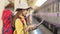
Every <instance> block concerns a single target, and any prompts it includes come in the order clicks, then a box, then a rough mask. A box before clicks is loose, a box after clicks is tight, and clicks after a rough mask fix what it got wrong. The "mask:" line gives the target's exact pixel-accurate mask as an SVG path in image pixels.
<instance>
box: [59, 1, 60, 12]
mask: <svg viewBox="0 0 60 34" xmlns="http://www.w3.org/2000/svg"><path fill="white" fill-rule="evenodd" d="M59 11H60V2H59Z"/></svg>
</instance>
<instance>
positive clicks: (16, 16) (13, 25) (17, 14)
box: [12, 10, 22, 28]
mask: <svg viewBox="0 0 60 34" xmlns="http://www.w3.org/2000/svg"><path fill="white" fill-rule="evenodd" d="M21 13H22V11H21V10H20V11H17V13H16V15H14V16H13V20H12V27H13V28H15V21H16V19H17V18H18V17H19V15H20V14H21Z"/></svg>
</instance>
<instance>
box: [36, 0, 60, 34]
mask: <svg viewBox="0 0 60 34" xmlns="http://www.w3.org/2000/svg"><path fill="white" fill-rule="evenodd" d="M35 11H36V12H37V13H36V14H38V15H37V16H38V17H39V18H42V19H44V20H45V22H44V23H43V24H44V26H46V27H47V28H48V29H49V30H50V31H52V32H53V33H54V34H60V0H47V1H46V2H45V3H43V5H41V6H40V7H39V8H38V9H36V10H35Z"/></svg>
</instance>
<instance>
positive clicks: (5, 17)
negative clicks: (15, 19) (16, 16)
mask: <svg viewBox="0 0 60 34" xmlns="http://www.w3.org/2000/svg"><path fill="white" fill-rule="evenodd" d="M13 8H14V3H12V2H10V3H8V4H7V5H6V6H5V9H4V10H3V14H2V21H3V31H2V33H3V34H13V29H12V24H11V23H12V16H13Z"/></svg>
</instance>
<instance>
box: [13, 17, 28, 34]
mask: <svg viewBox="0 0 60 34" xmlns="http://www.w3.org/2000/svg"><path fill="white" fill-rule="evenodd" d="M21 18H22V19H23V21H24V26H23V24H22V21H21V20H20V19H19V18H17V19H16V21H15V31H14V34H28V31H27V32H24V30H23V29H24V28H25V27H27V24H26V21H25V19H24V16H21Z"/></svg>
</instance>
